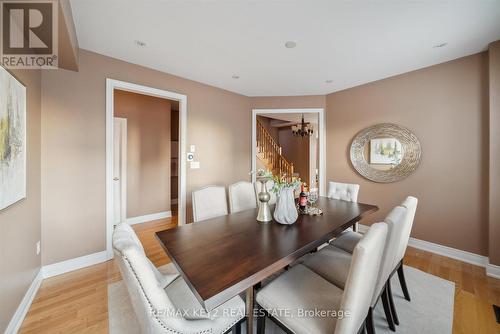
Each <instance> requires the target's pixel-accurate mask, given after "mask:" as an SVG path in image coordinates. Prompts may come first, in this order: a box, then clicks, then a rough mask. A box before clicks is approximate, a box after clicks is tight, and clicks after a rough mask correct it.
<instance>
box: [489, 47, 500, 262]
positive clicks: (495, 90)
mask: <svg viewBox="0 0 500 334" xmlns="http://www.w3.org/2000/svg"><path fill="white" fill-rule="evenodd" d="M489 125H490V128H489V130H490V131H489V136H490V148H489V149H490V151H489V152H490V161H489V167H490V168H489V175H490V187H489V195H490V196H489V252H490V262H491V263H493V264H495V265H500V41H497V42H495V43H493V44H491V45H490V48H489Z"/></svg>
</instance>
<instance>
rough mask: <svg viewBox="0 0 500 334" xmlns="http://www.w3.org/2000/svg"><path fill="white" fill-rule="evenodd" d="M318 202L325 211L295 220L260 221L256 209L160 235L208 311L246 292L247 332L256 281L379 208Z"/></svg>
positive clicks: (179, 269)
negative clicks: (285, 221) (291, 222)
mask: <svg viewBox="0 0 500 334" xmlns="http://www.w3.org/2000/svg"><path fill="white" fill-rule="evenodd" d="M315 205H316V206H317V207H318V208H320V209H321V210H322V211H323V213H322V214H321V215H316V216H312V215H307V214H300V215H299V216H298V219H297V221H296V222H295V223H294V224H291V225H282V224H279V223H277V222H276V221H271V222H268V223H262V222H258V221H257V220H256V217H257V212H258V209H257V208H255V209H250V210H245V211H241V212H237V213H232V214H228V215H224V216H220V217H215V218H211V219H208V220H204V221H200V222H196V223H191V224H185V225H182V226H178V227H175V228H171V229H168V230H163V231H159V232H156V238H157V239H158V241H159V242H160V244H161V246H162V247H163V249H164V250H165V252H166V253H167V255H168V257H169V258H170V259H171V261H172V262H173V264H174V265H175V267H176V268H177V270H178V271H179V273H180V275H181V276H182V277H183V278H184V280H185V282H186V284H187V285H188V286H189V288H190V289H191V291H192V292H193V294H194V296H195V297H196V298H197V300H198V301H199V302H200V304H201V305H202V306H203V307H204V308H205V309H206V310H207V311H211V310H213V309H215V308H216V307H217V306H219V305H221V304H222V303H224V302H225V301H227V300H229V299H231V298H233V297H235V296H237V295H239V294H242V293H245V294H246V301H245V302H246V313H247V333H253V313H254V312H253V310H254V293H255V286H257V285H259V284H260V282H262V281H263V280H264V279H266V278H268V277H269V276H271V275H273V274H275V273H276V272H278V271H280V270H282V269H283V268H285V267H287V266H288V265H290V264H292V263H293V262H294V261H296V260H298V259H299V258H300V257H302V256H304V255H306V254H308V253H310V252H312V251H315V250H316V249H317V248H318V247H319V246H321V245H322V244H324V243H326V242H328V241H329V240H331V239H332V238H335V237H336V236H338V235H339V234H341V233H342V232H343V231H345V230H346V229H347V228H349V227H351V226H353V225H354V224H356V223H357V222H358V221H360V220H361V219H362V218H363V217H365V216H366V215H368V214H370V213H373V212H375V211H377V210H378V207H377V206H376V205H370V204H363V203H355V202H349V201H344V200H338V199H330V198H327V197H322V196H320V197H319V198H318V200H317V202H316V203H315Z"/></svg>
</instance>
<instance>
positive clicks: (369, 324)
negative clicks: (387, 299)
mask: <svg viewBox="0 0 500 334" xmlns="http://www.w3.org/2000/svg"><path fill="white" fill-rule="evenodd" d="M365 323H366V331H367V332H368V334H375V324H374V323H373V308H372V307H370V309H369V310H368V315H367V316H366V320H365Z"/></svg>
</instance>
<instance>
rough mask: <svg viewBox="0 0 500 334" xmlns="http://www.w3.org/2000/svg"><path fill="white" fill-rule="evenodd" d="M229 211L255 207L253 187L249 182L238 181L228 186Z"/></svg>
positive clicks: (255, 200) (233, 211)
mask: <svg viewBox="0 0 500 334" xmlns="http://www.w3.org/2000/svg"><path fill="white" fill-rule="evenodd" d="M228 189H229V211H230V212H231V213H235V212H240V211H243V210H249V209H254V208H256V207H257V199H256V197H255V189H254V186H253V184H252V183H251V182H246V181H240V182H236V183H233V184H231V185H230V186H229V188H228Z"/></svg>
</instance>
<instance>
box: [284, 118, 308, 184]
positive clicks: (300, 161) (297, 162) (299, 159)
mask: <svg viewBox="0 0 500 334" xmlns="http://www.w3.org/2000/svg"><path fill="white" fill-rule="evenodd" d="M278 137H279V145H280V146H281V148H282V153H283V156H284V157H285V158H286V159H287V160H288V162H291V163H293V171H294V172H295V173H299V176H300V178H301V179H302V181H303V182H305V183H307V184H309V138H301V137H295V136H293V135H292V130H291V128H290V127H286V128H280V129H279V131H278Z"/></svg>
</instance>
